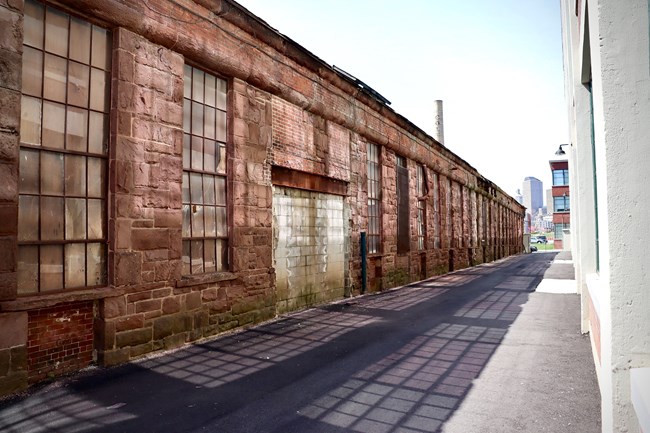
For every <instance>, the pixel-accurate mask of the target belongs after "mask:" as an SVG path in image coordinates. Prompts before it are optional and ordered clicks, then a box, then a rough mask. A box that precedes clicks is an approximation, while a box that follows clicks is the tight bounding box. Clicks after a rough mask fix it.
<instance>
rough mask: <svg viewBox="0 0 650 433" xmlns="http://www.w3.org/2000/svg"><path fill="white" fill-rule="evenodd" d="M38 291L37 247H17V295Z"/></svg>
mask: <svg viewBox="0 0 650 433" xmlns="http://www.w3.org/2000/svg"><path fill="white" fill-rule="evenodd" d="M37 291H38V247H36V246H24V245H23V246H20V247H18V294H19V295H26V294H29V293H36V292H37Z"/></svg>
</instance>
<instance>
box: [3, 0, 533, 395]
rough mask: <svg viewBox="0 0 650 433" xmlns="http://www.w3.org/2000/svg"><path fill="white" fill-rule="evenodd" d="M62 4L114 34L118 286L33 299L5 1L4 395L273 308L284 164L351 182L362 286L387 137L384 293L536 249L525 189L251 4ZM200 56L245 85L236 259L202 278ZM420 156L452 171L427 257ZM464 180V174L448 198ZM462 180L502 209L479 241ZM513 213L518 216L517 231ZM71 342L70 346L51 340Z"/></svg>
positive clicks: (233, 91) (234, 134)
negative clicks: (447, 142)
mask: <svg viewBox="0 0 650 433" xmlns="http://www.w3.org/2000/svg"><path fill="white" fill-rule="evenodd" d="M60 3H62V4H63V7H64V8H65V5H70V7H71V8H72V9H74V10H76V11H91V12H89V13H91V14H93V15H92V16H88V17H87V18H88V19H90V20H93V21H97V20H99V21H100V22H102V23H104V24H106V25H108V26H109V27H112V28H113V36H114V41H113V49H114V52H113V73H112V99H111V101H112V105H111V142H110V158H109V159H110V164H109V172H110V178H109V180H110V194H109V203H108V205H109V206H108V208H109V210H110V211H109V215H108V224H107V225H108V233H109V236H108V237H109V245H108V246H109V273H108V274H109V275H108V285H107V287H106V288H102V289H98V290H85V291H84V290H82V291H78V292H68V293H53V294H47V295H40V296H35V297H30V298H17V295H16V275H15V271H16V231H17V223H16V218H17V179H18V176H17V154H18V150H17V149H18V137H19V131H18V130H19V125H20V87H21V84H20V77H21V64H22V59H21V50H22V46H21V45H22V21H21V17H22V10H21V9H22V2H19V1H13V0H9V1H4V2H3V1H0V12H1V13H0V19H1V20H2V21H1V22H0V55H1V56H2V59H3V60H4V61H3V62H0V181H1V183H2V184H3V185H5V188H3V189H2V192H0V221H3V223H2V224H1V225H0V311H2V312H3V313H0V323H4V324H9V325H7V326H10V327H12V329H14V330H15V331H16V333H15V334H12V335H15V336H16V337H15V338H11V339H5V340H3V339H2V338H0V394H3V393H7V392H13V391H15V390H17V389H20V388H21V387H24V386H25V385H26V379H27V374H26V373H25V372H26V371H27V370H29V378H30V380H31V381H37V380H40V379H42V378H44V377H46V376H48V375H56V374H61V373H65V372H68V371H72V370H75V369H78V368H82V367H83V366H85V365H88V363H90V362H91V361H92V359H93V348H94V350H95V351H96V355H97V356H96V358H97V360H98V362H99V363H100V364H102V365H112V364H116V363H121V362H125V361H128V360H129V359H132V358H134V357H137V356H140V355H142V354H145V353H149V352H152V351H155V350H159V349H163V348H171V347H177V346H179V345H182V344H185V343H187V342H191V341H196V340H198V339H200V338H204V337H208V336H211V335H214V334H216V333H219V332H223V331H225V330H228V329H231V328H235V327H240V326H244V325H247V324H252V323H256V322H260V321H262V320H265V319H268V318H271V317H273V316H274V315H275V312H276V295H275V274H274V269H273V267H272V257H273V251H272V227H271V226H272V188H273V186H272V172H273V167H274V166H276V167H284V168H288V169H293V170H296V171H300V172H309V173H312V174H314V175H318V176H320V178H322V179H324V180H328V181H329V180H331V181H337V182H339V183H340V182H341V181H343V182H346V186H347V194H346V195H345V198H344V201H345V204H346V210H347V211H348V212H349V216H350V225H349V226H350V227H349V243H348V245H349V249H348V251H347V252H346V257H347V262H348V269H347V270H346V286H347V287H346V288H347V289H348V290H350V291H352V292H353V293H358V292H359V290H360V287H361V280H360V268H361V262H360V244H359V242H360V233H361V232H362V231H365V230H367V225H368V224H367V209H366V203H367V181H366V148H367V144H368V143H375V144H378V145H380V146H381V148H382V150H381V153H382V157H381V167H382V187H383V192H382V195H383V199H382V206H383V211H384V214H383V217H382V249H381V253H380V254H376V255H373V256H371V257H370V258H369V263H368V283H369V285H368V287H369V290H371V291H372V290H381V289H385V288H389V287H395V286H397V285H400V284H404V283H407V282H411V281H415V280H418V279H420V278H422V277H423V276H431V275H437V274H441V273H444V272H447V271H448V270H449V269H450V268H454V269H458V268H461V267H465V266H469V265H470V264H471V263H479V262H483V261H489V260H493V259H495V258H499V257H503V256H504V255H508V254H513V253H518V252H520V251H521V245H519V244H520V238H521V216H520V213H521V210H520V208H519V207H518V205H517V204H515V202H514V200H512V199H511V198H509V197H507V196H506V195H504V194H503V192H501V191H500V190H498V189H496V188H494V186H493V185H491V184H489V183H486V182H485V181H484V180H483V179H482V178H481V177H480V175H479V174H478V173H476V171H475V170H474V169H473V168H471V167H470V166H469V165H468V164H467V163H465V162H464V161H462V160H461V159H460V158H458V157H457V156H455V155H453V154H452V153H451V152H449V151H448V150H447V149H446V148H444V147H442V146H441V145H440V144H439V143H436V142H435V141H433V140H432V139H431V138H429V137H427V136H426V135H425V134H424V133H423V132H422V131H420V130H418V129H417V128H415V127H414V126H413V125H412V124H410V123H409V122H408V121H407V120H405V119H403V118H401V117H400V116H399V115H397V114H396V113H394V112H393V111H392V110H390V109H389V108H387V107H386V106H384V105H382V104H381V103H379V102H377V101H376V100H374V99H372V97H369V96H368V95H366V94H364V93H363V92H360V91H359V89H358V88H356V87H354V86H353V85H352V84H351V83H349V82H347V81H345V80H344V79H342V78H341V77H339V76H338V75H337V74H335V73H334V72H333V71H332V70H330V69H328V67H325V65H323V64H321V63H320V61H318V60H316V59H315V58H314V57H312V56H310V55H309V54H307V53H306V52H304V51H302V50H301V49H299V48H297V47H296V46H295V45H292V44H291V43H288V42H286V41H282V40H281V38H279V37H278V36H277V35H275V34H274V33H273V32H272V31H270V30H269V29H268V28H265V27H264V26H263V25H261V24H259V23H258V22H257V21H256V20H255V19H254V18H253V17H246V16H243V15H242V13H241V11H238V9H237V6H236V5H232V4H230V3H228V2H227V1H225V0H224V1H217V0H214V1H212V0H197V1H195V2H194V3H192V2H187V7H188V9H187V10H185V9H181V8H178V7H174V6H173V5H172V4H171V3H167V2H165V1H164V0H163V1H160V2H158V3H157V6H156V8H155V9H154V8H146V7H144V6H143V4H142V2H139V1H137V0H124V1H119V2H118V1H116V0H105V1H102V2H96V1H93V0H75V1H74V2H73V1H68V0H65V1H61V2H60ZM205 7H208V8H210V9H211V10H212V11H213V12H218V13H216V14H210V13H209V12H208V10H207V9H206V8H205ZM161 12H164V13H161ZM197 17H198V18H197ZM210 20H212V21H210ZM188 22H193V23H195V24H193V25H191V24H187V23H188ZM179 23H182V24H181V25H179ZM278 58H281V59H282V61H281V62H279V61H277V59H278ZM185 62H189V63H191V64H193V65H195V66H197V67H201V68H205V69H207V70H209V71H211V72H212V73H215V74H221V75H222V76H223V77H224V78H226V79H228V82H229V92H228V104H229V107H230V109H229V112H228V116H229V117H228V140H227V147H228V150H227V153H228V160H227V166H228V173H229V174H228V190H227V194H228V197H229V203H230V208H229V215H228V219H229V221H230V227H229V236H230V249H229V255H230V258H231V267H230V269H229V272H222V273H218V274H211V275H206V276H198V277H197V276H192V277H183V276H182V275H181V260H180V259H181V224H182V216H181V175H182V123H183V110H182V108H183V106H182V104H183V65H184V63H185ZM352 95H353V96H352ZM396 154H398V155H402V156H405V157H407V158H408V169H409V178H410V182H409V188H410V190H409V197H410V209H411V215H410V217H411V218H410V229H411V230H410V235H411V239H410V245H411V248H410V251H409V252H408V253H406V254H400V255H398V254H397V239H396V232H397V216H396V212H395V208H396V204H397V195H396V170H395V156H396ZM416 163H422V164H425V165H426V166H427V172H428V173H429V176H428V179H429V180H430V182H431V180H432V178H433V176H432V174H433V172H434V171H435V172H437V173H439V174H440V185H441V187H440V238H441V248H435V246H434V243H433V233H434V228H433V196H432V195H431V196H430V197H428V198H427V200H426V208H427V217H428V218H427V231H428V234H429V236H428V238H427V240H426V250H425V251H424V252H420V251H418V250H417V230H416V225H415V224H416V215H417V214H416V212H415V208H416V206H415V205H416V200H417V197H416V192H415V176H416V174H415V170H416ZM452 168H453V170H452ZM448 178H451V179H452V181H453V185H454V186H453V194H452V198H453V199H452V201H451V202H450V203H447V200H446V195H447V194H446V188H447V185H448V182H447V179H448ZM461 187H462V188H464V189H463V191H464V194H466V193H468V192H470V191H472V192H475V193H476V194H477V197H478V202H480V203H482V202H483V201H488V204H489V205H488V206H487V207H486V209H488V210H487V214H486V215H485V217H486V218H487V221H488V222H487V231H486V230H484V229H483V227H482V223H480V221H482V218H483V208H482V205H481V204H477V206H476V214H475V218H476V219H477V221H479V224H478V227H477V228H476V236H477V239H476V244H475V245H472V244H470V243H469V239H470V238H471V237H472V233H470V227H471V224H469V218H470V216H471V215H474V214H472V213H471V212H469V208H470V207H471V206H468V205H467V204H461V203H459V198H460V190H461ZM447 206H452V207H453V218H452V220H451V221H450V223H451V224H452V225H453V233H454V236H453V241H454V242H453V243H452V239H450V238H448V237H447V236H446V225H447V212H446V211H445V209H446V207H447ZM461 209H462V212H461ZM505 209H511V210H510V211H508V212H510V213H511V214H513V216H512V218H511V219H510V221H509V225H508V226H506V225H504V223H503V220H504V218H505V217H506V214H507V212H506V211H505ZM517 212H518V213H517ZM514 213H516V214H514ZM450 258H452V260H450ZM93 312H94V313H93ZM27 317H29V320H27ZM27 323H29V325H27ZM28 330H29V332H27V331H28ZM93 335H94V337H93V338H91V336H93ZM55 338H58V341H59V343H60V344H54V343H53V341H54V340H55ZM91 342H92V344H91ZM28 359H29V362H28V361H27V360H28ZM28 364H29V369H28V367H27V365H28Z"/></svg>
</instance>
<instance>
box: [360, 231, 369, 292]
mask: <svg viewBox="0 0 650 433" xmlns="http://www.w3.org/2000/svg"><path fill="white" fill-rule="evenodd" d="M367 259H368V251H367V250H366V232H361V294H362V295H363V294H364V293H366V284H367V283H366V279H367V277H368V264H367Z"/></svg>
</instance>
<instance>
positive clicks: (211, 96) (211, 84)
mask: <svg viewBox="0 0 650 433" xmlns="http://www.w3.org/2000/svg"><path fill="white" fill-rule="evenodd" d="M205 104H206V105H209V106H210V107H214V106H216V105H217V77H215V76H214V75H210V74H206V75H205Z"/></svg>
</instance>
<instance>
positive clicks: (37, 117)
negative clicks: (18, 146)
mask: <svg viewBox="0 0 650 433" xmlns="http://www.w3.org/2000/svg"><path fill="white" fill-rule="evenodd" d="M20 111H21V113H20V142H21V143H26V144H36V145H40V144H41V100H40V99H36V98H30V97H29V96H23V98H22V103H21V107H20Z"/></svg>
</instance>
